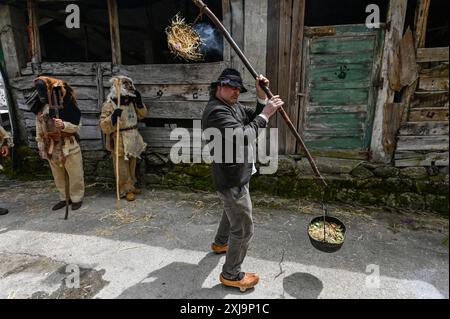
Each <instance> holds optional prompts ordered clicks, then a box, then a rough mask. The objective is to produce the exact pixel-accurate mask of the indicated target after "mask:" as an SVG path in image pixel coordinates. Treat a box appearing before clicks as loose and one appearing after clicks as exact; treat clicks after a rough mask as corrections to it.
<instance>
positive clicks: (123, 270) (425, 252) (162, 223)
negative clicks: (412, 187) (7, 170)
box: [0, 180, 449, 299]
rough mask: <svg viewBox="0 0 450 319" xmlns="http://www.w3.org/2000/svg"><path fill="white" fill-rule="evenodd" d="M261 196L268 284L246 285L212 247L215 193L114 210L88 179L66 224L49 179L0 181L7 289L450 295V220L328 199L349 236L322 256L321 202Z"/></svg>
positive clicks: (1, 268) (254, 255)
mask: <svg viewBox="0 0 450 319" xmlns="http://www.w3.org/2000/svg"><path fill="white" fill-rule="evenodd" d="M8 186H9V188H8ZM252 197H253V202H254V205H255V209H254V219H255V237H254V239H253V241H252V244H251V248H250V250H249V253H248V256H247V258H246V260H245V263H244V265H243V270H244V271H256V272H258V273H259V274H260V275H261V283H260V285H259V286H258V287H257V288H256V289H254V290H251V291H248V292H246V293H244V294H242V293H240V292H239V290H236V289H231V288H225V287H223V286H222V285H220V284H219V282H218V277H219V274H220V271H221V267H222V265H223V262H224V258H225V257H224V256H216V255H213V254H211V253H210V252H209V246H210V243H211V240H212V239H213V237H214V234H215V231H216V227H217V223H218V221H219V219H220V216H221V204H220V202H219V199H218V197H217V196H216V195H215V194H209V193H183V192H178V191H171V190H145V191H144V193H143V194H142V195H141V196H139V197H138V200H137V201H136V202H134V203H126V202H122V203H121V209H120V210H117V209H116V207H115V198H114V191H113V190H112V189H108V188H106V187H104V185H98V184H95V185H88V188H87V197H86V201H85V204H84V206H83V208H82V209H81V210H80V211H77V212H71V216H70V219H69V220H68V221H64V220H63V217H64V211H63V210H61V211H59V212H52V211H51V210H50V207H51V206H52V204H54V203H56V202H57V201H58V197H57V195H56V192H55V188H54V186H53V184H52V182H49V181H41V182H16V181H13V182H11V181H5V180H3V181H0V203H1V205H2V206H6V207H8V208H9V209H10V210H11V212H10V214H9V215H7V216H2V217H0V298H1V299H5V298H36V299H39V298H108V299H109V298H145V299H147V298H151V299H153V298H157V299H159V298H164V299H172V298H187V299H205V298H212V299H216V298H217V299H229V298H236V299H280V298H281V299H284V298H286V299H291V298H297V299H316V298H322V299H347V298H357V299H358V298H368V299H378V298H383V299H384V298H396V299H397V298H399V299H400V298H401V299H403V298H408V299H409V298H449V249H448V243H447V244H445V243H444V241H445V239H446V238H447V239H448V220H447V219H444V218H441V217H439V216H435V215H429V214H423V213H406V212H393V211H389V210H388V209H378V208H364V207H351V206H348V205H346V206H343V205H330V212H331V213H332V214H333V215H334V216H337V217H339V218H341V219H342V220H343V221H344V222H345V223H346V226H347V228H348V233H347V239H346V242H345V244H344V247H343V248H342V249H341V250H340V251H339V252H337V253H334V254H324V253H321V252H319V251H317V250H315V249H314V248H313V247H312V246H311V244H310V242H309V239H308V235H307V232H306V228H307V226H308V223H309V221H310V220H311V219H312V218H313V217H314V216H317V215H321V214H322V212H321V210H320V204H319V203H314V202H308V201H304V200H303V201H302V200H300V201H298V200H286V199H276V198H272V197H266V196H264V195H262V194H252ZM78 275H79V276H78ZM78 278H79V287H80V288H78V289H71V287H72V286H71V285H72V284H77V280H78Z"/></svg>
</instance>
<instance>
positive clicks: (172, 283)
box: [118, 253, 221, 299]
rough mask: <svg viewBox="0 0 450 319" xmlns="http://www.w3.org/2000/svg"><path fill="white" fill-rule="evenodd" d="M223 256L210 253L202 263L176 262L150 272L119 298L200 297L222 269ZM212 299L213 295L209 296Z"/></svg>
mask: <svg viewBox="0 0 450 319" xmlns="http://www.w3.org/2000/svg"><path fill="white" fill-rule="evenodd" d="M220 258H221V256H218V255H216V254H213V253H209V254H207V255H206V256H205V257H204V258H203V259H202V260H201V261H200V262H199V263H198V264H189V263H182V262H174V263H172V264H169V265H167V266H165V267H163V268H161V269H158V270H155V271H153V272H152V273H150V274H149V275H148V276H147V278H146V279H144V280H143V281H141V282H140V283H138V284H136V285H134V286H132V287H130V288H128V289H127V290H125V291H124V292H123V293H122V294H121V295H120V296H119V297H118V299H162V298H164V299H187V298H190V299H191V298H200V297H198V296H200V295H201V296H203V295H204V294H203V293H201V291H202V289H203V288H202V285H203V283H204V282H205V280H206V279H207V278H208V277H209V275H210V274H211V273H212V272H213V270H214V269H215V268H216V267H217V266H218V264H219V261H220ZM209 297H211V296H209Z"/></svg>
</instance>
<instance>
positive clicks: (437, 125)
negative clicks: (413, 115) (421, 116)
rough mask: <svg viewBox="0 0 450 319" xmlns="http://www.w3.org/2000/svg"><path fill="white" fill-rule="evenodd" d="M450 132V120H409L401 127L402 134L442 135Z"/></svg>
mask: <svg viewBox="0 0 450 319" xmlns="http://www.w3.org/2000/svg"><path fill="white" fill-rule="evenodd" d="M448 134H449V124H448V122H425V123H424V122H408V123H406V124H404V125H402V127H401V129H400V135H401V136H440V135H448Z"/></svg>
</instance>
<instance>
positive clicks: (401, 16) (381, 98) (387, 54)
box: [371, 0, 408, 163]
mask: <svg viewBox="0 0 450 319" xmlns="http://www.w3.org/2000/svg"><path fill="white" fill-rule="evenodd" d="M407 7H408V1H407V0H390V1H389V13H388V19H387V22H388V23H387V25H390V29H389V30H387V32H386V36H385V43H384V51H383V60H382V66H381V77H382V79H381V83H382V86H381V89H380V90H379V92H378V100H377V104H376V108H375V118H374V125H373V131H372V143H371V152H372V158H371V159H372V161H373V162H380V163H389V162H390V161H391V157H390V156H389V154H388V153H387V152H386V150H385V149H384V145H383V139H384V136H383V127H384V124H383V123H384V114H385V108H386V107H388V106H389V105H393V102H394V95H395V92H394V91H393V90H392V89H391V88H390V86H389V68H390V64H391V63H392V60H393V58H392V57H393V54H394V53H395V51H396V49H397V48H398V46H399V44H400V41H401V39H402V35H403V30H404V27H405V19H406V9H407Z"/></svg>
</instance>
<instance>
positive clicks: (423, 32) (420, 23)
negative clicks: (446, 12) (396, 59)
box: [415, 0, 431, 48]
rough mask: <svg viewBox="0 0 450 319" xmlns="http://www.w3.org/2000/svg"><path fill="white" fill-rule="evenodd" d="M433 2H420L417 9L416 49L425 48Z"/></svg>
mask: <svg viewBox="0 0 450 319" xmlns="http://www.w3.org/2000/svg"><path fill="white" fill-rule="evenodd" d="M430 4H431V0H418V2H417V9H416V19H415V20H416V22H415V26H416V32H415V40H416V41H415V44H416V48H423V47H425V42H426V36H427V26H428V16H429V14H430Z"/></svg>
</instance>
